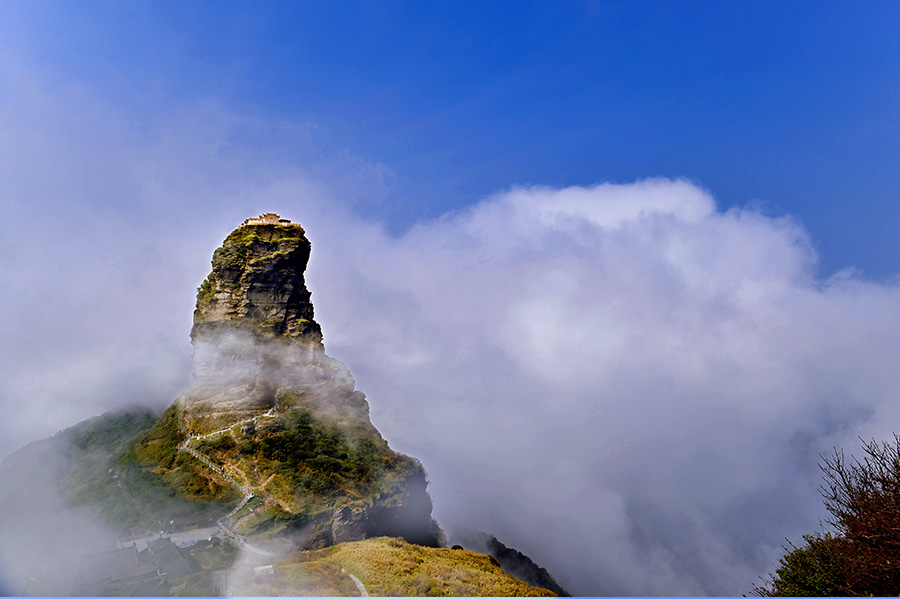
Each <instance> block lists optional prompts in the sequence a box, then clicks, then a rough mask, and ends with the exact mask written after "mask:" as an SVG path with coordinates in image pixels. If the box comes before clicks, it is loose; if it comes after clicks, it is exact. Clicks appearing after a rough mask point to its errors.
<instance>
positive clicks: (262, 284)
mask: <svg viewBox="0 0 900 599" xmlns="http://www.w3.org/2000/svg"><path fill="white" fill-rule="evenodd" d="M276 216H277V215H276ZM262 218H263V217H260V219H262ZM282 220H284V219H282ZM247 222H248V223H249V222H251V221H250V220H248V221H247ZM309 253H310V243H309V240H308V239H307V238H306V233H305V231H304V230H303V227H301V226H300V225H298V224H293V223H287V224H285V223H282V224H244V225H241V226H240V227H238V228H237V229H235V230H234V231H232V232H231V234H230V235H229V236H228V237H226V238H225V241H224V242H223V243H222V247H220V248H219V249H217V250H216V251H215V253H214V254H213V259H212V272H211V273H209V276H208V277H207V278H206V280H205V281H203V284H202V285H201V286H200V289H199V290H198V294H197V309H196V310H195V312H194V328H193V330H192V331H191V338H192V340H193V341H195V343H196V341H197V340H202V339H203V337H204V335H205V334H206V332H207V331H208V330H211V329H212V330H214V329H215V325H216V324H223V323H227V324H230V325H235V326H240V327H246V328H251V329H254V330H256V331H258V332H260V333H264V334H266V335H268V336H270V337H288V338H292V339H294V340H295V341H296V342H298V343H300V344H302V345H304V346H306V347H310V348H316V349H321V344H322V329H321V327H319V324H318V323H317V322H316V321H315V320H314V319H313V305H312V302H311V301H310V293H309V290H308V289H307V288H306V280H305V279H304V276H303V273H304V271H305V270H306V264H307V262H308V261H309Z"/></svg>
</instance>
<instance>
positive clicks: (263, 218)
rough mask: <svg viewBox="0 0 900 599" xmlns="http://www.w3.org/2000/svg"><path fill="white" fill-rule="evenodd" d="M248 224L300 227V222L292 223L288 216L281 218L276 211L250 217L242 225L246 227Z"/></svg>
mask: <svg viewBox="0 0 900 599" xmlns="http://www.w3.org/2000/svg"><path fill="white" fill-rule="evenodd" d="M247 225H281V226H283V227H284V226H287V227H299V226H300V224H299V223H292V222H291V221H290V219H288V218H281V217H280V216H278V215H277V214H275V213H274V212H266V213H265V214H260V215H259V216H258V217H256V218H248V219H247V220H245V221H244V222H243V223H241V226H242V227H246V226H247Z"/></svg>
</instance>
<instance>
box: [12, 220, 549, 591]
mask: <svg viewBox="0 0 900 599" xmlns="http://www.w3.org/2000/svg"><path fill="white" fill-rule="evenodd" d="M309 254H310V244H309V241H308V240H307V239H306V236H305V232H304V230H303V228H302V227H300V226H299V225H296V224H294V223H290V222H289V221H287V220H286V219H280V218H279V217H277V216H276V215H263V216H261V217H260V218H258V219H248V221H246V222H245V223H244V224H243V225H242V226H241V227H239V228H238V229H236V230H235V231H233V232H232V233H231V234H230V235H228V236H227V237H226V239H225V240H224V242H223V244H222V246H221V247H220V248H218V249H217V250H216V251H215V253H214V254H213V259H212V270H211V272H210V274H209V276H208V277H207V278H206V279H205V280H204V281H203V283H202V285H201V286H200V288H199V290H198V295H197V303H196V309H195V311H194V324H193V328H192V330H191V341H192V344H193V348H194V355H193V360H194V372H193V377H192V381H191V384H190V386H189V387H188V389H187V390H186V391H185V392H184V393H183V394H182V395H181V396H180V397H178V398H177V399H176V400H175V401H174V403H172V404H171V405H170V406H169V407H168V408H166V409H165V410H163V411H162V412H157V411H154V410H151V409H147V408H132V409H121V410H117V411H113V412H110V413H107V414H104V415H103V416H100V417H98V418H94V419H91V420H88V421H86V422H83V423H80V424H78V425H76V426H74V427H71V428H69V429H67V430H65V431H63V432H61V433H59V434H57V435H56V436H54V437H53V438H51V439H48V440H45V441H42V442H36V443H33V444H31V445H29V446H28V447H25V448H23V449H22V450H20V451H19V452H16V453H15V454H13V455H11V456H10V457H9V458H8V459H6V460H4V461H3V463H2V464H0V479H2V480H3V481H4V483H5V484H4V486H3V487H2V488H0V505H2V506H3V507H4V509H3V510H2V512H0V531H2V532H3V534H4V535H5V539H4V542H3V543H0V590H3V591H5V592H9V593H12V594H44V595H48V594H49V595H65V594H71V593H83V592H88V593H89V594H121V593H125V594H127V593H132V592H138V591H140V592H142V593H148V594H163V595H166V594H182V595H184V594H199V595H210V594H219V593H222V592H228V593H232V594H235V593H236V594H250V595H267V594H274V595H297V594H303V593H306V592H311V593H312V594H317V595H330V594H347V593H349V594H353V593H354V592H357V591H356V586H355V585H354V584H353V582H352V579H351V577H349V576H347V575H346V574H345V573H344V572H343V570H344V569H346V571H347V572H350V573H352V574H353V575H354V576H356V577H358V579H359V580H361V581H362V583H363V584H365V586H366V588H367V589H369V592H370V593H372V594H406V595H409V594H413V595H415V594H427V595H507V594H512V595H534V594H537V595H548V594H550V595H552V594H553V593H552V592H550V591H546V590H545V589H538V588H536V587H531V586H529V585H527V584H525V583H522V582H520V581H519V580H516V579H515V578H513V577H512V576H510V575H508V574H506V573H504V572H503V571H502V570H501V569H500V565H499V563H498V562H497V560H495V559H494V558H492V557H488V556H486V555H481V554H478V553H474V552H471V551H466V550H463V549H462V548H458V547H457V548H454V549H445V548H443V546H444V545H445V538H444V533H443V531H442V530H441V528H440V527H439V526H438V524H437V522H435V520H434V519H433V518H432V516H431V509H432V504H431V498H430V497H429V495H428V493H427V490H426V487H427V477H426V473H425V470H424V468H423V466H422V464H421V463H419V461H418V460H416V459H415V458H412V457H410V456H406V455H403V454H400V453H398V452H395V451H393V450H392V449H391V448H390V447H389V446H388V443H387V442H386V441H385V440H384V439H383V438H382V436H381V434H380V433H379V432H378V430H377V429H375V427H374V426H373V425H372V423H371V421H370V420H369V406H368V403H367V401H366V397H365V395H363V394H362V393H361V392H360V391H358V390H356V389H355V382H354V380H353V377H352V376H351V374H350V372H349V370H348V369H347V367H346V366H344V365H343V364H342V363H341V362H339V361H337V360H334V359H333V358H331V357H329V356H327V355H326V354H325V350H324V344H323V334H322V329H321V327H320V326H319V324H318V323H317V322H316V321H315V318H314V310H313V305H312V302H311V294H310V292H309V291H308V290H307V288H306V285H305V280H304V271H305V268H306V264H307V261H308V259H309ZM176 540H177V541H178V543H180V544H179V545H178V546H176V545H175V542H176ZM170 541H171V542H170ZM113 547H115V548H113ZM237 548H240V550H238V549H237ZM188 554H190V555H191V556H193V557H189V556H188ZM166 555H167V556H169V557H164V556H166ZM179 556H180V557H179ZM278 556H282V557H278ZM129 560H130V561H129ZM154 560H155V561H154ZM166 560H169V561H168V562H166ZM171 560H176V561H178V560H181V561H185V560H189V561H191V563H193V564H194V566H192V568H191V570H192V571H193V573H191V574H189V575H187V576H185V577H184V578H183V579H181V578H174V577H175V574H174V572H175V570H171V568H172V567H173V566H171V563H173V562H172V561H171ZM501 561H502V560H501ZM163 562H166V563H170V566H165V567H164V566H163V565H160V564H163ZM129 563H130V564H131V565H130V566H127V567H126V565H123V564H129ZM529 563H530V560H529ZM113 564H116V565H115V567H113ZM154 564H156V565H154ZM196 564H200V566H197V565H196ZM201 567H202V570H201V571H198V568H201ZM254 567H256V568H263V569H264V570H266V571H267V572H269V573H270V574H271V576H259V575H258V572H257V573H256V574H253V575H251V576H249V578H248V577H243V578H242V576H243V575H242V574H241V573H242V572H243V573H244V574H246V573H247V572H248V571H249V572H255V571H254V570H253V568H254ZM166 568H169V569H170V570H171V572H169V573H166ZM248 568H249V570H248ZM504 568H506V569H509V568H507V567H506V565H504ZM113 570H115V571H113ZM510 571H512V570H510ZM178 576H183V575H181V574H179V575H178ZM550 580H552V578H551V579H550ZM539 584H540V582H539ZM241 585H243V586H241ZM248 585H249V586H248ZM554 588H555V587H554ZM301 591H302V593H301Z"/></svg>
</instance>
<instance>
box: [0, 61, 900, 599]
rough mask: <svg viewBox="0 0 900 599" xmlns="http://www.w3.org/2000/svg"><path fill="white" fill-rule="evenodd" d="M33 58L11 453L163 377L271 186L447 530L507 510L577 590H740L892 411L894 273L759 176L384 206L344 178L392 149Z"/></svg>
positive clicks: (173, 388) (316, 296) (498, 527)
mask: <svg viewBox="0 0 900 599" xmlns="http://www.w3.org/2000/svg"><path fill="white" fill-rule="evenodd" d="M17 84H18V86H19V87H18V88H17V89H18V91H17V93H16V94H14V95H13V96H12V98H11V99H10V100H9V101H8V102H7V103H6V104H3V105H0V122H2V123H3V126H4V127H5V129H4V130H5V131H6V132H7V133H6V134H5V135H4V136H3V137H2V139H0V150H2V156H3V157H4V160H0V186H2V187H0V193H2V197H3V199H4V201H5V202H6V204H7V206H8V213H9V214H10V215H13V216H14V218H7V219H5V220H4V221H3V222H2V223H0V239H2V242H0V258H2V260H0V265H2V277H3V283H4V289H6V290H8V292H7V293H6V294H5V295H4V298H3V300H2V302H3V305H2V307H3V311H4V314H6V315H7V318H5V319H4V320H3V323H2V324H0V327H2V330H0V336H2V338H3V339H4V343H3V345H2V349H0V351H2V355H0V358H2V359H0V364H2V366H0V369H2V370H0V374H2V377H0V401H2V405H3V408H4V419H3V423H2V424H0V433H2V435H0V454H2V455H6V454H8V453H10V452H12V451H14V450H15V449H16V448H17V447H19V446H21V445H23V444H24V443H26V442H27V441H29V440H32V439H36V438H40V437H46V436H49V435H50V434H52V433H53V432H55V431H56V430H59V429H60V428H63V427H65V426H68V425H71V424H73V423H75V422H77V421H79V420H82V419H84V418H87V417H89V416H94V415H96V414H99V413H100V412H102V411H104V410H106V409H109V408H112V407H115V406H117V405H120V404H121V403H122V402H123V401H125V399H126V398H127V399H128V401H132V400H133V398H135V397H139V396H142V395H143V392H144V391H146V395H147V397H151V398H153V399H148V400H147V402H148V403H152V404H153V405H155V406H158V405H159V404H160V403H166V401H164V400H160V399H159V398H160V397H170V398H171V400H174V399H175V397H177V396H178V395H179V394H180V393H181V392H182V391H183V390H184V389H185V388H186V387H187V385H188V382H189V380H190V368H191V365H190V357H191V348H190V345H189V343H188V333H189V331H190V326H191V313H192V310H193V307H194V306H193V303H194V295H195V293H196V288H197V286H198V285H199V284H200V282H201V281H202V280H203V278H204V277H205V276H206V274H207V273H208V271H209V260H210V257H211V254H212V251H213V250H214V249H215V247H217V246H218V245H219V244H220V243H221V240H222V239H223V238H224V237H225V235H227V233H228V232H229V231H230V230H231V229H232V228H234V227H236V226H237V225H238V224H240V222H241V221H242V220H243V219H244V218H247V217H249V216H255V215H256V214H259V213H261V212H266V211H275V212H279V213H280V214H282V215H283V216H285V217H287V218H290V219H292V220H293V221H295V222H299V223H301V224H302V225H303V226H304V227H305V228H306V230H307V233H308V236H309V238H310V240H311V241H312V245H313V249H312V257H311V260H310V266H309V269H308V276H307V284H308V287H309V288H310V290H311V291H312V299H313V303H314V304H315V306H316V319H317V320H318V321H319V322H320V323H321V325H322V328H323V332H324V336H325V348H326V352H327V353H328V354H329V355H330V356H333V357H335V358H337V359H339V360H341V361H343V362H345V363H346V364H347V365H348V366H349V368H350V370H351V372H352V374H353V376H354V377H355V379H356V382H357V388H359V389H360V390H362V391H363V392H365V394H366V396H367V398H368V402H369V405H370V408H371V414H372V420H373V422H374V424H375V426H376V427H377V428H378V429H379V430H380V431H381V433H382V434H383V435H384V437H385V438H386V439H387V440H388V441H389V442H390V443H391V445H392V447H393V448H394V449H397V450H399V451H403V452H405V453H408V454H410V455H413V456H415V457H417V458H419V459H420V460H421V461H422V462H423V464H424V465H425V467H426V469H427V470H428V473H429V477H430V480H431V485H430V492H431V494H432V497H433V500H434V506H435V516H436V518H437V520H438V521H439V522H440V524H441V525H442V527H444V529H445V530H447V532H448V533H449V535H450V539H449V540H450V542H451V543H452V542H454V539H453V534H454V530H455V529H460V530H461V529H463V528H465V529H477V530H483V531H485V532H488V533H491V534H494V535H496V536H497V538H498V539H499V540H500V541H501V542H503V543H505V544H506V545H509V546H512V547H514V548H516V549H518V550H520V551H523V552H524V553H526V554H528V555H529V556H530V557H531V558H533V559H534V560H535V561H536V562H537V563H538V564H539V565H541V566H543V567H545V568H547V569H548V570H549V571H550V573H551V574H552V575H553V576H554V577H555V578H556V579H557V581H558V582H559V583H560V584H561V585H562V586H563V587H565V588H566V589H567V590H569V591H570V592H572V593H575V594H643V595H652V594H667V595H668V594H731V595H735V594H738V595H739V594H741V593H745V592H748V591H749V590H750V588H751V586H752V585H753V584H754V583H756V582H757V577H758V576H760V575H763V574H765V573H766V572H767V571H771V570H772V568H773V565H774V563H775V562H776V561H777V558H778V557H779V555H780V554H781V545H782V543H783V542H784V537H786V536H788V537H790V538H791V539H793V540H798V539H799V538H800V535H802V534H803V533H808V532H812V531H813V530H815V529H816V528H817V527H818V519H819V518H820V517H822V516H823V515H824V512H823V509H822V507H821V501H820V498H819V496H818V494H817V492H816V486H817V484H818V480H819V472H818V469H817V467H816V461H817V453H819V452H823V453H825V452H828V451H829V450H830V449H831V447H832V446H840V447H845V448H847V449H853V448H855V447H857V446H858V440H857V436H858V435H861V436H862V437H864V438H876V439H886V438H889V435H890V432H891V430H892V425H893V423H894V422H896V421H897V417H898V414H897V411H898V410H900V404H898V403H897V402H896V397H897V392H898V389H900V378H898V377H900V375H898V374H897V371H896V368H895V364H894V362H895V356H896V355H898V353H897V352H898V350H900V290H898V288H897V286H896V284H894V283H886V284H881V283H873V282H870V281H867V280H866V279H865V278H864V277H861V276H859V275H858V274H856V273H854V272H853V271H852V270H847V271H844V272H841V273H838V274H837V275H835V276H833V277H830V278H828V279H821V278H819V277H818V275H817V270H816V260H817V257H816V251H815V240H813V239H810V238H809V235H808V234H807V233H806V232H805V230H804V228H803V224H802V223H801V222H798V221H797V220H795V219H793V218H791V217H790V216H783V215H771V214H767V213H766V212H765V210H764V209H761V208H758V207H755V206H754V204H752V203H751V202H750V200H751V199H752V198H748V205H747V207H745V208H742V209H732V210H727V211H723V210H721V209H719V208H718V207H717V205H716V202H715V197H714V191H710V190H705V189H704V188H703V187H702V182H691V181H687V180H680V179H671V178H656V179H654V178H651V179H646V180H641V181H636V182H631V183H625V184H618V185H614V184H599V185H596V186H588V187H570V188H553V187H534V186H530V187H511V188H510V189H507V190H502V191H498V192H497V193H496V194H495V195H493V196H491V197H487V198H483V199H480V200H479V199H476V198H473V203H472V205H471V206H470V207H469V208H468V209H466V210H463V211H460V212H455V213H450V214H446V215H443V216H442V217H440V218H437V219H433V220H426V221H422V222H420V223H418V224H417V225H415V226H413V227H412V228H411V229H409V230H408V231H406V232H403V233H402V234H399V235H390V234H388V233H387V232H386V230H385V226H384V225H383V223H380V222H379V221H378V220H377V219H376V218H374V217H371V216H369V217H363V216H360V214H359V211H358V210H356V208H355V206H356V203H357V202H360V201H363V199H367V201H368V200H371V199H372V198H373V197H374V198H384V197H385V194H387V193H388V192H387V191H386V188H385V184H384V180H385V178H386V177H387V178H389V175H390V173H389V170H388V169H386V168H385V167H384V166H383V165H371V164H367V163H366V162H365V161H363V160H361V159H359V158H358V157H355V156H350V155H347V154H345V153H341V152H338V153H333V154H328V153H324V154H322V153H317V152H316V151H315V147H316V141H315V139H314V137H312V138H311V137H309V136H306V137H303V136H296V137H294V136H293V133H294V132H296V129H295V128H293V127H292V126H291V125H284V126H280V125H277V124H271V123H265V122H260V121H259V120H257V119H251V118H248V117H243V116H241V115H235V114H229V113H227V112H225V111H223V110H220V109H218V108H216V107H215V106H208V105H198V106H196V107H189V108H187V109H185V110H184V111H183V112H181V113H178V114H167V115H160V116H159V118H158V119H157V121H156V122H154V123H153V124H152V125H151V126H147V127H138V126H137V125H136V124H135V123H133V122H131V121H129V119H128V118H127V117H126V116H125V115H122V114H121V113H119V112H117V111H116V109H115V107H112V106H109V105H107V104H104V103H103V102H102V101H100V100H98V99H96V98H92V97H90V95H89V94H88V95H87V96H83V95H78V94H75V95H73V96H72V97H67V98H62V99H55V98H51V97H46V96H44V95H42V91H41V88H40V87H39V86H36V85H35V84H33V83H32V82H29V81H28V80H27V78H25V79H23V80H20V81H18V82H17ZM23 90H24V91H23ZM269 138H271V139H274V140H275V141H273V142H272V144H273V145H274V146H275V149H274V150H272V149H270V150H269V151H267V152H264V153H260V152H259V151H258V144H256V143H255V142H257V141H258V140H260V139H269ZM296 139H301V141H299V142H298V141H296ZM6 158H9V160H7V159H6ZM4 507H5V506H4Z"/></svg>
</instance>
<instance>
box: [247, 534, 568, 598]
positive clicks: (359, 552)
mask: <svg viewBox="0 0 900 599" xmlns="http://www.w3.org/2000/svg"><path fill="white" fill-rule="evenodd" d="M310 563H313V564H315V563H321V564H325V565H327V566H331V567H333V568H335V569H336V570H338V571H339V570H340V569H341V568H343V569H345V570H346V571H347V572H349V573H351V574H353V575H354V576H356V577H357V578H359V579H360V581H361V582H362V583H363V585H365V587H366V591H367V592H368V593H369V594H370V595H373V596H374V595H381V596H407V597H410V596H433V597H451V596H470V597H471V596H474V597H485V596H519V597H522V596H527V597H533V596H538V597H552V596H555V595H554V594H553V593H551V592H550V591H548V590H546V589H541V588H537V587H533V586H530V585H528V584H525V583H524V582H521V581H520V580H517V579H516V578H513V577H512V576H510V575H509V574H506V573H505V572H503V570H501V569H500V567H499V566H498V565H497V564H496V562H495V561H494V560H493V559H492V558H490V557H489V556H487V555H482V554H480V553H474V552H471V551H466V550H464V549H439V548H431V547H421V546H419V545H412V544H410V543H407V542H405V541H403V540H402V539H396V538H390V537H379V538H377V539H366V540H365V541H359V542H356V543H343V544H340V545H335V546H334V547H329V548H328V549H324V550H320V551H307V552H303V553H301V554H299V555H297V554H295V555H294V556H291V557H288V558H286V559H283V560H282V561H281V562H280V563H279V564H278V566H277V573H278V575H279V576H286V575H287V573H289V572H291V571H292V570H293V569H297V568H301V567H306V568H308V567H309V565H308V564H310ZM276 578H277V576H276ZM260 590H262V589H260ZM353 594H356V593H355V592H354V593H353Z"/></svg>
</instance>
